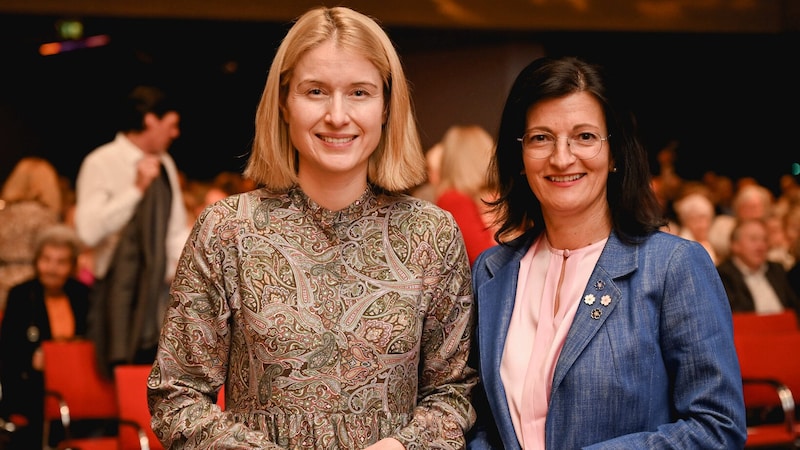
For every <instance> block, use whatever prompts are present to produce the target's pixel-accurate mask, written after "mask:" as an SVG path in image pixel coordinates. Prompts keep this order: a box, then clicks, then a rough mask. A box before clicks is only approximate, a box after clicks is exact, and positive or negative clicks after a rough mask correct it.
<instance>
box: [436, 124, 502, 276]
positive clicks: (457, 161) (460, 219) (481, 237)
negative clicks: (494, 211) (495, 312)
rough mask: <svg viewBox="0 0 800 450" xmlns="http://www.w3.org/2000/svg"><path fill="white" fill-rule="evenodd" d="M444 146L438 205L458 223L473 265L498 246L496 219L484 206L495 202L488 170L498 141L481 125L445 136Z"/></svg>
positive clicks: (457, 127)
mask: <svg viewBox="0 0 800 450" xmlns="http://www.w3.org/2000/svg"><path fill="white" fill-rule="evenodd" d="M441 143H442V161H441V164H442V165H441V168H440V173H439V185H438V186H437V190H436V204H437V205H438V206H439V207H440V208H443V209H445V210H447V211H450V213H451V214H453V218H455V219H456V223H457V224H458V227H459V228H461V234H463V235H464V243H465V244H466V246H467V255H468V256H469V262H470V265H471V264H472V263H473V262H475V259H476V258H477V257H478V255H479V254H480V253H481V252H482V251H484V250H486V249H487V248H489V247H491V246H493V245H495V244H496V242H495V240H494V228H493V227H492V219H491V217H490V216H489V215H488V212H487V211H488V208H487V207H486V204H485V203H484V200H493V195H492V194H491V192H490V190H489V187H488V178H487V170H488V168H489V164H490V161H491V158H492V151H493V149H494V141H493V140H492V137H491V136H490V135H489V133H488V132H487V131H486V130H484V129H483V128H481V127H480V126H478V125H454V126H451V127H450V128H449V129H448V130H447V131H446V132H445V134H444V137H443V138H442V142H441Z"/></svg>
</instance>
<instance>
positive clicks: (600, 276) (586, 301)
mask: <svg viewBox="0 0 800 450" xmlns="http://www.w3.org/2000/svg"><path fill="white" fill-rule="evenodd" d="M637 266H638V261H637V252H635V251H634V252H631V251H630V248H626V245H625V244H623V243H622V242H621V241H620V240H619V239H618V238H617V236H616V234H614V233H612V234H611V236H609V238H608V242H607V243H606V246H605V248H604V249H603V252H602V253H601V254H600V259H599V260H598V261H597V265H596V266H595V268H594V271H592V275H591V276H590V277H589V282H588V283H587V284H586V287H585V288H584V291H583V296H582V297H581V298H580V300H579V301H580V305H578V311H577V312H576V313H575V318H574V319H573V321H572V325H571V327H570V330H569V333H567V339H566V341H565V342H564V347H563V348H562V350H561V354H560V356H559V358H558V363H557V364H556V370H555V373H554V374H553V387H552V389H553V390H555V389H556V388H557V387H558V386H559V385H560V384H561V381H562V380H563V379H564V377H565V376H566V374H567V372H568V371H569V369H570V367H572V365H573V364H574V363H575V360H576V359H577V358H578V356H579V355H580V354H581V352H583V350H584V349H585V348H586V346H587V345H588V344H589V342H590V341H591V340H592V339H593V338H594V336H595V335H596V334H597V332H598V331H599V330H600V327H602V326H603V324H604V323H605V322H606V320H608V318H609V317H610V316H611V314H613V313H614V310H615V309H617V306H618V305H619V304H621V303H622V302H625V301H629V299H626V298H623V297H622V291H620V289H619V287H618V286H617V285H616V283H615V282H614V279H615V278H619V277H621V276H624V275H626V274H629V273H630V272H632V271H634V270H636V267H637Z"/></svg>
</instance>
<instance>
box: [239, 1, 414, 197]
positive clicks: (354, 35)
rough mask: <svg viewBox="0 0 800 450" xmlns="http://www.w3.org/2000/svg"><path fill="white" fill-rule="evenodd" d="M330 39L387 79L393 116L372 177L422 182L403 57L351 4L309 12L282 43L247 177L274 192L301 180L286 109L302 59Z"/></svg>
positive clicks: (399, 186) (386, 182)
mask: <svg viewBox="0 0 800 450" xmlns="http://www.w3.org/2000/svg"><path fill="white" fill-rule="evenodd" d="M329 39H334V40H336V43H337V44H338V45H340V46H341V47H342V48H346V49H348V50H351V51H354V52H356V53H357V54H360V55H363V56H364V57H365V58H367V59H368V60H369V61H370V62H372V64H373V65H375V67H376V68H377V69H378V71H379V72H380V74H381V77H382V79H383V91H384V93H383V94H384V102H385V103H386V106H385V108H386V111H387V118H386V123H385V124H384V129H383V135H382V136H381V140H380V143H379V144H378V148H377V149H376V150H375V152H373V154H372V156H371V157H370V160H369V170H368V173H367V178H368V181H369V182H371V183H372V184H374V185H376V186H379V187H381V188H383V189H385V190H388V191H394V192H401V191H405V190H407V189H409V188H411V187H413V186H416V185H417V184H419V183H421V182H422V181H424V179H425V158H424V156H423V152H422V147H421V145H420V142H419V134H418V132H417V125H416V117H415V116H414V111H413V107H412V102H411V95H410V92H409V87H408V82H407V80H406V78H405V74H404V72H403V67H402V65H401V63H400V58H399V56H398V55H397V52H396V51H395V48H394V45H393V44H392V42H391V40H390V39H389V37H388V35H387V34H386V32H385V31H384V30H383V29H382V28H381V27H380V26H379V25H378V24H377V23H376V22H375V21H374V20H373V19H371V18H370V17H368V16H365V15H363V14H361V13H358V12H356V11H354V10H352V9H349V8H346V7H335V8H326V7H319V8H314V9H312V10H310V11H308V12H306V13H305V14H303V15H302V16H300V18H298V19H297V21H296V22H295V24H294V25H293V26H292V28H291V29H290V30H289V32H288V33H287V34H286V37H285V38H284V39H283V41H282V42H281V45H280V47H278V51H277V53H276V54H275V59H274V60H273V61H272V66H271V67H270V70H269V75H268V76H267V83H266V86H265V87H264V92H263V93H262V95H261V101H260V102H259V105H258V110H257V112H256V121H255V138H254V141H253V147H252V152H251V154H250V159H249V160H248V162H247V167H246V168H245V171H244V174H245V176H247V177H249V178H251V179H253V180H254V181H255V182H256V183H259V184H261V185H263V186H265V187H267V188H268V189H271V190H285V189H287V188H289V187H290V186H292V185H294V184H296V183H297V181H298V180H297V155H296V151H295V149H294V146H293V145H292V142H291V140H290V139H289V125H288V123H287V122H286V120H285V118H284V117H282V114H281V110H282V108H283V107H284V106H285V105H286V98H287V96H288V91H289V83H290V81H291V78H292V74H293V71H294V68H295V67H296V66H297V63H298V61H299V60H300V59H301V58H302V57H303V56H304V55H305V54H306V53H307V52H308V51H309V50H311V49H313V48H315V47H317V46H319V45H320V44H321V43H323V42H326V41H327V40H329Z"/></svg>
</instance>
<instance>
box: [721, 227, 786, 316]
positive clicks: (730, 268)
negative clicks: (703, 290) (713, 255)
mask: <svg viewBox="0 0 800 450" xmlns="http://www.w3.org/2000/svg"><path fill="white" fill-rule="evenodd" d="M767 250H768V246H767V226H766V225H765V224H764V221H763V220H761V219H746V220H741V221H738V222H737V223H736V224H735V226H734V228H733V230H732V232H731V242H730V252H731V253H730V256H729V257H728V258H727V259H725V260H724V261H723V262H721V263H720V264H719V265H718V266H717V271H718V272H719V275H720V278H722V284H723V285H724V286H725V292H726V293H727V294H728V300H729V301H730V304H731V310H732V311H733V312H748V311H754V312H757V313H762V314H770V313H778V312H781V311H783V310H784V309H785V308H791V309H794V310H795V311H796V312H798V313H800V300H798V296H797V294H796V293H795V291H794V289H792V287H791V285H790V284H789V279H788V277H787V274H786V271H785V270H784V268H783V266H782V265H781V264H780V263H776V262H773V261H769V260H768V259H767Z"/></svg>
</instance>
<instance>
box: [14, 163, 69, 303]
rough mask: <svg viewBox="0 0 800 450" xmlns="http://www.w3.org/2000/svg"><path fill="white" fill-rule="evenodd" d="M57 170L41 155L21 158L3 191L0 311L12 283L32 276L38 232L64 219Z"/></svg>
mask: <svg viewBox="0 0 800 450" xmlns="http://www.w3.org/2000/svg"><path fill="white" fill-rule="evenodd" d="M61 212H62V211H61V190H60V189H59V184H58V173H57V172H56V169H55V167H53V165H52V164H50V162H48V161H47V160H45V159H43V158H39V157H33V156H31V157H25V158H22V159H21V160H19V162H17V164H16V165H15V166H14V169H13V170H12V171H11V174H10V175H9V176H8V178H7V179H6V181H5V183H4V184H3V190H2V193H1V194H0V311H3V310H5V305H6V297H7V296H8V290H9V289H10V288H11V286H14V285H16V284H17V283H19V282H21V281H23V280H27V279H28V278H31V277H33V274H34V267H33V253H34V242H35V240H36V235H37V234H38V233H39V231H40V230H42V229H43V228H45V227H47V226H49V225H53V224H56V223H58V222H60V221H61Z"/></svg>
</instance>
